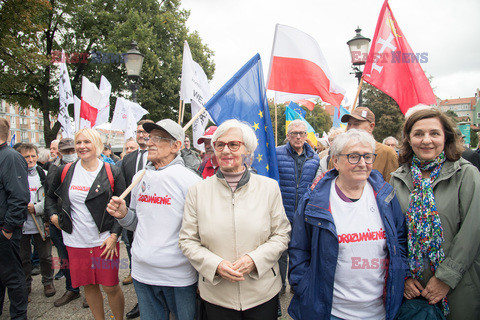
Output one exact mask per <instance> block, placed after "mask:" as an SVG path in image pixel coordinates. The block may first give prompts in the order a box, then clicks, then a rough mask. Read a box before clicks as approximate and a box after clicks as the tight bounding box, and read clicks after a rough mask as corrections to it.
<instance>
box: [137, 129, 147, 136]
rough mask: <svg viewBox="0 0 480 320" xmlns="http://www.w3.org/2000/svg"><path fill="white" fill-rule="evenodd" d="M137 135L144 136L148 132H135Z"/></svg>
mask: <svg viewBox="0 0 480 320" xmlns="http://www.w3.org/2000/svg"><path fill="white" fill-rule="evenodd" d="M137 135H139V136H146V135H148V132H147V131H142V130H139V131H138V130H137Z"/></svg>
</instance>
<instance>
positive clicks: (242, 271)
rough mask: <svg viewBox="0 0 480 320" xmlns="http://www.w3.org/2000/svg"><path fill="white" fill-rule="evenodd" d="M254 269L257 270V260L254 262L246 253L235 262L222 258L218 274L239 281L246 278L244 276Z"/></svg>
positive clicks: (231, 280)
mask: <svg viewBox="0 0 480 320" xmlns="http://www.w3.org/2000/svg"><path fill="white" fill-rule="evenodd" d="M253 270H255V262H253V260H252V258H250V256H249V255H248V254H245V255H243V256H242V257H241V258H240V259H238V260H237V261H235V262H233V263H231V262H230V261H227V260H222V262H220V263H219V264H218V267H217V274H218V275H219V276H220V277H222V278H223V279H225V280H228V281H230V282H238V281H243V280H245V277H244V276H245V275H247V274H249V273H250V272H252V271H253Z"/></svg>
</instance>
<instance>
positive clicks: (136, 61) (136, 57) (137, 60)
mask: <svg viewBox="0 0 480 320" xmlns="http://www.w3.org/2000/svg"><path fill="white" fill-rule="evenodd" d="M143 58H144V55H143V54H141V53H140V51H138V49H137V43H136V42H135V41H132V43H131V44H130V50H128V51H127V53H125V54H124V55H123V59H124V60H125V68H127V76H128V77H129V78H130V80H131V82H130V89H131V90H132V100H133V102H137V89H138V87H139V86H140V71H141V70H142V65H143Z"/></svg>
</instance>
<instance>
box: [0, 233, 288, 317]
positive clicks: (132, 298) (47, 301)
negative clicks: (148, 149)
mask: <svg viewBox="0 0 480 320" xmlns="http://www.w3.org/2000/svg"><path fill="white" fill-rule="evenodd" d="M53 254H54V256H55V257H56V256H57V250H56V249H53ZM120 260H121V262H120V272H119V278H120V281H121V280H123V279H124V278H125V277H126V276H128V273H129V269H128V257H127V251H126V250H125V245H124V243H123V242H121V243H120ZM120 286H121V288H122V290H123V294H124V296H125V313H127V312H128V311H130V310H131V309H132V308H133V306H134V305H135V303H136V302H137V297H136V295H135V289H134V287H133V284H131V285H127V286H124V285H122V284H120ZM55 288H56V289H57V294H56V295H54V296H53V297H50V298H47V297H45V296H44V295H43V287H42V283H41V275H38V276H34V277H33V282H32V293H31V294H30V299H31V302H30V303H29V304H28V319H30V320H31V319H44V320H47V319H48V320H50V319H59V320H63V319H65V320H67V319H93V317H92V314H91V312H90V309H84V308H82V303H83V298H84V294H83V290H81V297H80V298H79V299H76V300H74V301H72V302H70V303H69V304H67V305H65V306H62V307H59V308H55V307H54V306H53V301H55V300H56V299H58V298H60V297H61V296H62V295H63V293H64V292H65V278H64V279H61V280H55ZM291 298H292V294H291V293H290V291H289V287H287V293H285V294H284V295H282V296H281V297H280V302H281V305H282V314H283V316H282V317H281V318H279V319H282V320H284V319H291V318H290V317H289V316H288V314H287V307H288V304H289V303H290V299H291ZM103 303H104V308H105V315H106V316H105V319H113V314H112V312H111V311H110V307H109V306H108V300H107V296H106V294H105V293H104V294H103ZM9 306H10V302H9V301H8V295H7V294H6V295H5V303H4V305H3V314H2V315H1V316H0V320H6V319H9V318H10V316H9V311H8V308H9Z"/></svg>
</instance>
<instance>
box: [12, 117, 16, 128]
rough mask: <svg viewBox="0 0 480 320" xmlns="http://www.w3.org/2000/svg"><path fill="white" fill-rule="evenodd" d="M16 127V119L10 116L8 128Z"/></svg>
mask: <svg viewBox="0 0 480 320" xmlns="http://www.w3.org/2000/svg"><path fill="white" fill-rule="evenodd" d="M16 127H17V119H16V117H14V116H10V128H16Z"/></svg>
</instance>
